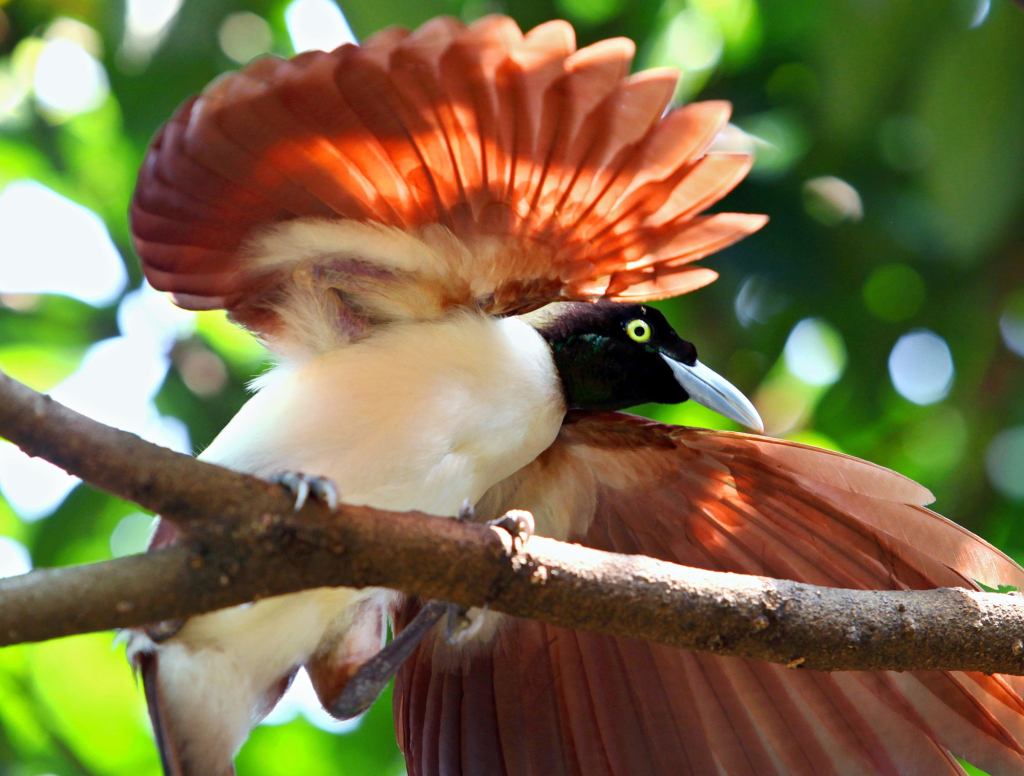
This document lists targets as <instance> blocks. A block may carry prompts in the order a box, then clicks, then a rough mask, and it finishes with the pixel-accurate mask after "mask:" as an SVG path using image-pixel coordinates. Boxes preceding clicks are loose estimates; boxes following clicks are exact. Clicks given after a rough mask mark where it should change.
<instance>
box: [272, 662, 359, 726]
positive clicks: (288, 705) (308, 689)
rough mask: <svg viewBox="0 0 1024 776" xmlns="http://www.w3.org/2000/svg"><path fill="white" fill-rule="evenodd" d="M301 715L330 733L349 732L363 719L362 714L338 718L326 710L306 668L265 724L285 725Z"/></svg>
mask: <svg viewBox="0 0 1024 776" xmlns="http://www.w3.org/2000/svg"><path fill="white" fill-rule="evenodd" d="M300 715H301V716H303V717H305V718H306V719H307V720H308V721H309V722H310V723H311V724H313V725H315V726H316V727H318V728H320V729H321V730H326V731H328V732H330V733H347V732H348V731H350V730H354V729H355V728H357V727H359V723H360V722H362V720H363V715H361V714H360V715H359V716H358V717H355V718H353V719H346V720H338V719H335V718H334V717H332V716H331V715H330V714H328V713H327V712H326V711H324V708H323V706H321V705H320V699H319V698H317V695H316V690H314V689H313V684H312V682H310V681H309V674H307V673H306V671H305V669H303V670H300V671H299V672H298V673H297V674H296V675H295V680H294V681H293V682H292V685H291V687H289V688H288V691H287V692H286V693H285V694H284V696H283V697H282V698H281V700H280V702H279V703H278V704H277V705H276V706H275V707H274V710H273V711H271V712H270V714H268V715H267V716H266V717H265V718H264V719H263V724H264V725H283V724H285V723H286V722H291V721H292V720H294V719H296V718H298V717H299V716H300Z"/></svg>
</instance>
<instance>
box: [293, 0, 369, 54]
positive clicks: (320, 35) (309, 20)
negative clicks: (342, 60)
mask: <svg viewBox="0 0 1024 776" xmlns="http://www.w3.org/2000/svg"><path fill="white" fill-rule="evenodd" d="M284 23H285V27H287V28H288V36H289V37H290V38H291V41H292V48H294V49H295V53H299V52H302V51H313V50H320V51H332V50H334V49H336V48H337V47H338V46H340V45H342V44H344V43H355V42H356V36H355V33H353V32H352V28H351V27H349V25H348V20H347V19H346V18H345V14H343V13H342V12H341V9H340V8H339V7H338V6H337V5H335V4H334V3H332V2H331V0H292V2H291V3H289V4H288V7H287V8H286V9H285V11H284Z"/></svg>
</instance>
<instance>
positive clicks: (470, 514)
mask: <svg viewBox="0 0 1024 776" xmlns="http://www.w3.org/2000/svg"><path fill="white" fill-rule="evenodd" d="M455 519H456V520H458V521H460V522H463V523H475V522H476V510H475V509H474V508H473V504H472V502H471V501H470V500H469V499H468V498H467V499H463V501H462V506H461V507H459V514H457V515H456V516H455Z"/></svg>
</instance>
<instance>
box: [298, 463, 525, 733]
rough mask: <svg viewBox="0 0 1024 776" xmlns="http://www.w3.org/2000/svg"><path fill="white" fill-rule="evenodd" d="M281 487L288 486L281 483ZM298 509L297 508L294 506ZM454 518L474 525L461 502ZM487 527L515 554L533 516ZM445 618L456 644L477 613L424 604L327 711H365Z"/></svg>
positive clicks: (510, 517) (514, 514)
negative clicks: (504, 537) (500, 534)
mask: <svg viewBox="0 0 1024 776" xmlns="http://www.w3.org/2000/svg"><path fill="white" fill-rule="evenodd" d="M282 484H284V485H285V487H290V486H289V485H288V484H286V483H283V482H282ZM296 508H298V507H296ZM457 519H458V520H460V521H462V522H477V517H476V511H475V510H474V509H473V506H472V505H471V504H470V503H469V502H468V501H466V502H464V503H463V505H462V508H461V509H460V510H459V513H458V516H457ZM486 524H487V525H489V526H492V527H494V528H499V529H501V530H502V531H505V532H507V533H508V534H509V536H510V537H511V544H512V551H513V552H518V551H519V550H521V549H522V548H523V546H524V545H525V544H526V542H527V541H528V540H529V538H530V537H531V536H532V535H533V531H534V521H533V515H531V514H530V513H529V512H525V511H522V510H512V511H510V512H507V513H505V514H504V515H502V516H501V517H499V518H497V519H496V520H489V521H488V522H487V523H486ZM442 618H445V629H444V632H445V639H446V640H447V641H448V643H449V644H458V643H460V642H462V641H464V640H465V639H467V638H470V637H471V636H472V634H473V633H475V632H476V631H477V630H478V628H477V625H478V623H479V620H480V619H481V616H480V614H477V615H476V616H475V617H474V615H473V614H472V613H471V612H470V611H468V610H467V609H466V608H465V607H463V606H459V605H458V604H453V603H449V602H447V601H436V600H435V601H428V602H427V603H425V604H424V605H423V607H422V608H421V609H420V611H419V612H418V613H417V614H416V616H415V617H413V619H412V620H411V621H410V622H409V624H408V625H406V626H405V628H404V629H403V630H402V632H401V633H399V634H398V635H397V636H395V637H394V638H393V639H392V640H391V641H390V642H389V643H388V644H387V645H386V646H385V647H384V648H383V649H381V651H380V652H378V653H377V654H376V655H374V656H373V657H372V658H370V659H369V660H367V661H366V662H365V663H363V664H362V665H361V666H360V667H359V669H358V670H357V671H356V673H355V674H354V675H353V676H352V678H351V679H349V681H348V682H347V683H346V684H345V687H344V689H343V690H342V691H341V693H340V694H339V695H338V697H337V699H336V700H335V701H334V703H332V704H331V707H330V708H329V709H328V711H329V712H330V713H331V714H332V715H333V716H335V717H337V718H339V719H349V718H351V717H354V716H356V715H357V714H360V713H362V712H363V711H365V710H366V709H368V708H369V707H370V706H371V705H372V704H373V702H374V701H375V700H376V699H377V697H378V696H379V695H380V694H381V693H382V692H383V691H384V688H385V687H387V684H388V682H389V681H391V678H392V677H393V676H394V675H395V674H396V673H398V669H399V668H401V667H402V664H403V663H404V662H405V661H406V660H407V659H408V658H409V656H410V655H412V653H413V652H414V651H415V650H416V647H417V646H419V644H420V642H421V641H423V639H424V637H425V636H426V635H427V634H428V633H429V632H430V630H431V629H432V628H433V627H434V626H435V625H437V623H438V622H440V621H441V619H442Z"/></svg>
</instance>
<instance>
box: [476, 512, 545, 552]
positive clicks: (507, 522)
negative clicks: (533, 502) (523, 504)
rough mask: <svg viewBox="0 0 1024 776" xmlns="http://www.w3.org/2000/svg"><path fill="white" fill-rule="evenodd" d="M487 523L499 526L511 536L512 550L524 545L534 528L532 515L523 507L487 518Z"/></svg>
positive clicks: (521, 547)
mask: <svg viewBox="0 0 1024 776" xmlns="http://www.w3.org/2000/svg"><path fill="white" fill-rule="evenodd" d="M487 525H489V526H491V527H493V528H501V529H502V530H503V531H505V532H506V533H507V534H508V535H509V536H511V537H512V551H513V552H518V551H519V550H521V549H523V547H525V546H526V543H527V542H528V541H529V540H530V537H531V536H533V532H534V530H535V528H536V525H535V523H534V521H533V515H532V514H530V513H529V512H527V511H526V510H525V509H510V510H509V511H508V512H506V513H505V514H503V515H502V516H501V517H498V518H495V519H494V520H488V521H487Z"/></svg>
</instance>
